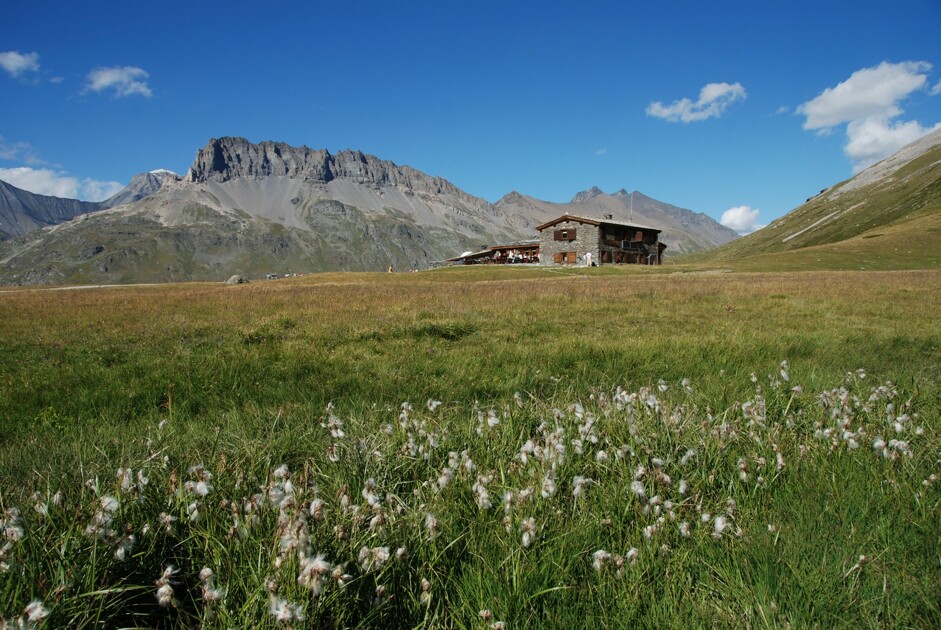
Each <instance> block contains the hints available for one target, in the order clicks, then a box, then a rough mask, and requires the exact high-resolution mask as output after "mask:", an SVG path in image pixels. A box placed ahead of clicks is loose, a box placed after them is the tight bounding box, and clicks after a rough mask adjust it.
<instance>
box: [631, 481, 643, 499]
mask: <svg viewBox="0 0 941 630" xmlns="http://www.w3.org/2000/svg"><path fill="white" fill-rule="evenodd" d="M631 492H633V493H634V494H635V495H637V497H638V498H640V499H643V498H645V497H646V496H647V489H646V488H645V487H644V482H642V481H638V480H634V481H632V482H631Z"/></svg>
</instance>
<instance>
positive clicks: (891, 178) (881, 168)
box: [687, 130, 941, 268]
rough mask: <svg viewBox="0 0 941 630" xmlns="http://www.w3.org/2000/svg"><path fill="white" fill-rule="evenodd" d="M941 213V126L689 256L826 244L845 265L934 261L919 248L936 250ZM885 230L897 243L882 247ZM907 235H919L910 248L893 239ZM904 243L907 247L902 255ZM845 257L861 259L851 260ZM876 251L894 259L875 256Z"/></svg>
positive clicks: (709, 257)
mask: <svg viewBox="0 0 941 630" xmlns="http://www.w3.org/2000/svg"><path fill="white" fill-rule="evenodd" d="M939 214H941V130H938V131H934V132H932V133H930V134H928V135H926V136H924V137H923V138H921V139H920V140H918V141H917V142H914V143H912V144H910V145H908V146H907V147H904V148H903V149H902V150H901V151H899V152H898V153H896V154H895V155H893V156H891V157H889V158H887V159H886V160H883V161H882V162H879V163H878V164H875V165H873V166H871V167H869V168H868V169H866V170H865V171H863V172H862V173H859V174H858V175H857V176H855V177H853V178H852V179H850V180H847V181H845V182H842V183H840V184H837V185H836V186H833V187H832V188H828V189H826V190H824V191H822V192H821V193H820V194H819V195H817V196H815V197H812V198H811V199H808V200H807V202H806V203H804V204H803V205H801V206H799V207H798V208H796V209H794V210H792V211H791V212H790V213H788V214H786V215H785V216H783V217H781V218H780V219H778V220H776V221H774V222H773V223H771V224H770V225H768V226H767V227H765V228H763V229H761V230H759V231H758V232H755V233H754V234H750V235H748V236H745V237H743V238H741V239H739V240H737V241H734V242H732V243H729V244H727V245H725V246H723V247H720V248H717V249H715V250H712V251H710V252H706V253H703V254H701V255H698V256H691V257H689V258H688V259H687V260H690V261H694V262H712V263H722V262H726V261H735V260H740V259H744V258H749V257H754V256H767V255H769V254H775V253H785V252H796V251H797V250H803V249H806V248H815V251H817V252H818V253H819V252H820V251H825V250H827V248H830V249H832V250H833V251H836V252H842V255H841V257H840V259H841V260H843V263H842V265H843V266H844V267H851V268H852V267H859V266H866V264H869V265H870V267H869V268H872V267H871V266H872V265H874V264H878V265H880V266H882V265H886V264H887V265H889V266H890V267H893V266H895V267H908V266H911V265H916V266H917V265H921V264H922V263H924V264H929V265H932V263H931V260H932V259H931V257H930V256H929V257H928V258H927V259H925V258H923V257H922V254H923V253H927V252H925V251H924V248H925V247H927V248H929V249H933V250H934V251H935V252H937V251H941V233H938V232H936V231H934V230H936V226H935V223H936V221H937V216H938V215H939ZM889 235H892V236H891V238H892V240H894V241H895V242H896V244H895V245H892V246H891V247H887V246H886V245H887V242H888V240H889V239H888V238H887V237H888V236H889ZM925 238H927V239H928V240H927V242H925ZM906 239H908V240H910V239H917V240H918V241H919V242H920V243H921V245H920V247H919V248H916V249H912V248H911V247H907V246H906V245H905V244H904V242H899V241H900V240H901V241H904V240H906ZM899 245H900V246H899ZM910 249H911V253H909V254H906V253H905V252H908V251H909V250H910ZM848 256H849V257H850V258H852V257H856V258H859V259H860V261H862V262H859V263H858V264H857V262H853V261H852V260H850V259H849V258H847V257H848ZM880 256H886V257H888V258H889V259H892V258H896V259H897V260H895V261H894V262H892V261H891V260H890V261H887V262H885V263H877V262H876V261H877V259H878V258H879V257H880ZM860 257H861V258H860ZM797 258H800V257H797ZM797 258H795V257H793V256H791V257H790V259H792V260H796V259H797ZM906 258H907V259H908V261H906V260H905V259H906ZM866 261H868V262H866ZM821 262H823V259H821ZM932 266H933V265H932Z"/></svg>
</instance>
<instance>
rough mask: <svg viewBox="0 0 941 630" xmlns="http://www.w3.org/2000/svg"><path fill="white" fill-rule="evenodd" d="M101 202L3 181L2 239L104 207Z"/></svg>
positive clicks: (0, 184) (0, 191)
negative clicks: (66, 196)
mask: <svg viewBox="0 0 941 630" xmlns="http://www.w3.org/2000/svg"><path fill="white" fill-rule="evenodd" d="M102 207H103V205H102V204H101V203H100V202H92V201H79V200H78V199H64V198H62V197H51V196H48V195H37V194H35V193H31V192H29V191H26V190H23V189H21V188H17V187H16V186H13V185H12V184H8V183H6V182H4V181H0V241H2V240H5V239H8V238H12V237H14V236H21V235H23V234H27V233H29V232H32V231H33V230H38V229H40V228H43V227H46V226H49V225H55V224H56V223H61V222H63V221H69V220H71V219H73V218H75V217H77V216H79V215H82V214H86V213H88V212H95V211H97V210H100V209H101V208H102Z"/></svg>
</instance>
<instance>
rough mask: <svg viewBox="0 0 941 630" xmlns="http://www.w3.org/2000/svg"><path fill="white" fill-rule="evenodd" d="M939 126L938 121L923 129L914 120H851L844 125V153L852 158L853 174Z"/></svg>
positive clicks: (874, 118)
mask: <svg viewBox="0 0 941 630" xmlns="http://www.w3.org/2000/svg"><path fill="white" fill-rule="evenodd" d="M939 127H941V123H939V124H937V125H935V126H934V127H931V128H925V127H922V126H921V124H920V123H919V122H918V121H915V120H910V121H908V122H895V123H893V122H890V121H888V120H885V119H882V118H878V117H873V118H863V119H862V120H854V121H852V122H851V123H850V124H849V125H847V126H846V136H847V142H846V146H845V147H844V148H843V152H844V153H845V154H846V157H848V158H849V159H850V160H852V161H853V173H854V174H855V173H858V172H860V171H862V170H863V169H865V168H866V167H869V166H872V165H873V164H875V163H876V162H878V161H880V160H882V159H884V158H886V157H888V156H890V155H892V154H893V153H895V152H896V151H898V150H899V149H901V148H902V147H904V146H905V145H907V144H911V143H912V142H914V141H915V140H918V139H919V138H921V137H922V136H923V135H925V134H926V133H929V132H931V131H934V130H935V129H938V128H939Z"/></svg>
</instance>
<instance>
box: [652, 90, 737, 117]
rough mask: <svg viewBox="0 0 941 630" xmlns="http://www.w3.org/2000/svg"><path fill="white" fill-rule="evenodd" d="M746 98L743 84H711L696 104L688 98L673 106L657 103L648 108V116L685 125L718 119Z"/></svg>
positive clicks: (700, 94) (674, 102) (701, 92)
mask: <svg viewBox="0 0 941 630" xmlns="http://www.w3.org/2000/svg"><path fill="white" fill-rule="evenodd" d="M746 96H747V93H746V92H745V88H744V87H742V84H741V83H709V84H708V85H706V86H704V87H703V88H702V90H700V91H699V100H698V101H696V102H695V103H694V102H693V101H691V100H690V99H688V98H684V99H680V100H678V101H673V104H672V105H664V104H663V103H661V102H659V101H655V102H653V103H651V104H650V105H648V106H647V115H648V116H653V117H654V118H663V119H664V120H669V121H670V122H684V123H689V122H696V121H699V120H706V119H708V118H718V117H719V116H721V115H722V112H723V111H725V109H726V108H727V107H728V106H729V105H731V104H732V103H734V102H735V101H740V100H743V99H744V98H745V97H746Z"/></svg>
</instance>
